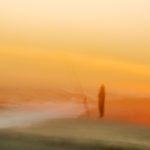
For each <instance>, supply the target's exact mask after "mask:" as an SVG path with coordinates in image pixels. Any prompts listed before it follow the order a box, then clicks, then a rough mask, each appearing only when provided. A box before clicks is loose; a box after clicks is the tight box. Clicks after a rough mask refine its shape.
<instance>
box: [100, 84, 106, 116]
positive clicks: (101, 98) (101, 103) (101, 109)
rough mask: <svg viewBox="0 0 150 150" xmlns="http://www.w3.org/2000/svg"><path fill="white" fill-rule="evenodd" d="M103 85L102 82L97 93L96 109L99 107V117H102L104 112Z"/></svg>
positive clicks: (104, 95)
mask: <svg viewBox="0 0 150 150" xmlns="http://www.w3.org/2000/svg"><path fill="white" fill-rule="evenodd" d="M105 97H106V93H105V85H104V84H102V85H101V87H100V90H99V93H98V109H99V117H100V118H102V117H104V113H105Z"/></svg>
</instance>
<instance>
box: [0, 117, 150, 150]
mask: <svg viewBox="0 0 150 150" xmlns="http://www.w3.org/2000/svg"><path fill="white" fill-rule="evenodd" d="M84 149H85V150H150V129H148V128H142V127H136V126H129V125H122V124H115V123H110V122H106V121H98V120H86V119H84V120H83V119H57V120H50V121H47V122H45V123H40V124H36V125H34V126H32V127H28V128H15V129H5V130H1V131H0V150H84Z"/></svg>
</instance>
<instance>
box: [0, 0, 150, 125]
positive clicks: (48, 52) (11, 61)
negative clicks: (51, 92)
mask: <svg viewBox="0 0 150 150" xmlns="http://www.w3.org/2000/svg"><path fill="white" fill-rule="evenodd" d="M0 20H1V21H0V22H1V23H0V60H1V63H0V69H1V72H0V87H1V88H2V89H3V88H5V89H11V88H19V89H21V88H27V89H34V88H36V89H49V88H50V89H52V88H54V89H57V88H58V89H59V90H61V89H62V90H67V91H73V92H77V93H78V92H79V91H80V90H79V85H78V80H80V82H81V85H82V86H83V88H84V90H85V93H88V94H89V95H90V96H91V97H94V98H93V99H95V100H96V96H97V95H96V94H97V92H98V89H99V86H100V84H101V83H105V85H106V89H107V96H108V99H109V101H110V103H111V105H109V104H108V107H109V110H112V112H111V111H109V112H108V116H110V118H111V117H112V116H113V117H114V118H115V116H117V117H118V118H121V117H122V116H124V114H125V115H126V116H125V117H124V118H128V120H132V119H133V120H134V117H133V116H134V115H132V114H131V113H130V112H132V110H134V111H135V114H136V113H137V114H140V111H141V110H142V112H143V113H142V114H140V115H141V120H142V117H143V116H145V114H147V115H148V114H150V111H149V110H148V108H147V107H148V106H150V102H149V101H150V100H149V97H150V59H149V58H150V42H149V39H150V1H149V0H13V1H12V0H1V1H0ZM78 78H79V79H78ZM145 99H146V100H145ZM113 100H116V101H117V100H118V102H116V101H115V102H114V103H113ZM122 101H123V103H122ZM124 101H126V102H125V104H124ZM130 102H131V103H130ZM143 102H144V103H143ZM141 103H143V104H142V108H141V107H139V106H141ZM111 106H112V107H111ZM117 106H118V107H117ZM127 106H128V107H127ZM124 107H126V108H127V109H125V111H123V110H124V109H122V108H124ZM126 111H127V112H126ZM144 111H145V112H144ZM118 112H120V113H118ZM111 113H112V114H111ZM121 114H122V116H121ZM130 114H131V115H132V117H129V116H130ZM149 117H150V115H148V116H147V118H145V119H144V123H147V122H148V121H146V120H148V119H149ZM130 118H132V119H130ZM138 119H139V118H138ZM133 120H132V121H133ZM133 122H134V121H133ZM137 122H140V121H139V120H138V121H137ZM148 123H149V122H148ZM149 124H150V123H149Z"/></svg>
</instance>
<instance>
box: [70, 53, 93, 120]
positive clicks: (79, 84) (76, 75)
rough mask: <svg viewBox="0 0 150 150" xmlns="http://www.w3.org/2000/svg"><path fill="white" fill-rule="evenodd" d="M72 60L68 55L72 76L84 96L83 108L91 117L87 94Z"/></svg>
mask: <svg viewBox="0 0 150 150" xmlns="http://www.w3.org/2000/svg"><path fill="white" fill-rule="evenodd" d="M70 58H71V56H70V57H69V55H68V61H69V63H67V64H69V65H70V68H71V72H72V75H73V76H74V79H75V80H76V83H77V85H78V88H79V90H80V92H81V94H82V99H83V107H84V109H85V112H86V115H87V116H88V117H89V116H90V111H89V107H88V100H87V95H86V92H85V90H84V88H83V86H82V84H81V81H80V79H79V76H78V74H77V72H76V71H75V67H74V63H73V61H72V59H70Z"/></svg>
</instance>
